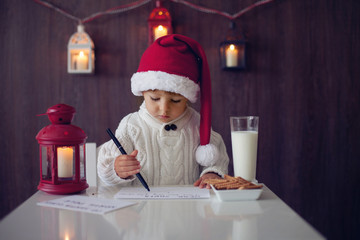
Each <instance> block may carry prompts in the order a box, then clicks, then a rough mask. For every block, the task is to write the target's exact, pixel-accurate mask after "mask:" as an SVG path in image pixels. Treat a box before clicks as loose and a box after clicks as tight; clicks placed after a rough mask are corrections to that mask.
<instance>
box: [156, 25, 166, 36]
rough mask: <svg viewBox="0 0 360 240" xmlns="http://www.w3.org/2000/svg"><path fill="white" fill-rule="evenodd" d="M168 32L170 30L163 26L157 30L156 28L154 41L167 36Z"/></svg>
mask: <svg viewBox="0 0 360 240" xmlns="http://www.w3.org/2000/svg"><path fill="white" fill-rule="evenodd" d="M167 32H168V30H167V28H166V27H163V26H162V25H159V26H157V27H156V28H154V40H156V39H158V38H159V37H162V36H165V35H167Z"/></svg>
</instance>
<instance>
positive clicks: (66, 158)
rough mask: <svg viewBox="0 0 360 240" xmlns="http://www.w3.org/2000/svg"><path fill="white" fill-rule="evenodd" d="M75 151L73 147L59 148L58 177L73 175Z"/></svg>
mask: <svg viewBox="0 0 360 240" xmlns="http://www.w3.org/2000/svg"><path fill="white" fill-rule="evenodd" d="M73 153H74V150H73V149H72V148H71V147H59V148H58V149H57V160H58V177H59V178H69V177H72V176H73Z"/></svg>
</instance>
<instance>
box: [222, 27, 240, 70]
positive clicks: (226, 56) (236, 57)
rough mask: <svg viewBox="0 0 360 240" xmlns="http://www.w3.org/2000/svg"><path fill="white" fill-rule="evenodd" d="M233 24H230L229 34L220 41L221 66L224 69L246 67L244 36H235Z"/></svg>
mask: <svg viewBox="0 0 360 240" xmlns="http://www.w3.org/2000/svg"><path fill="white" fill-rule="evenodd" d="M234 28H235V24H234V23H231V25H230V30H231V32H230V34H228V36H227V38H226V40H225V41H223V42H222V43H220V60H221V68H222V69H224V70H244V69H245V68H246V41H245V38H244V36H241V37H236V36H235V32H234Z"/></svg>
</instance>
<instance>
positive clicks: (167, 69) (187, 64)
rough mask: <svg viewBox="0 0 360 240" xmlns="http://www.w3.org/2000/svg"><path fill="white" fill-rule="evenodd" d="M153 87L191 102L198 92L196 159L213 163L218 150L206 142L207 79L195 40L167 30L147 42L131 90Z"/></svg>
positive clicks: (137, 92) (208, 120) (208, 119)
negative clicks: (167, 33)
mask: <svg viewBox="0 0 360 240" xmlns="http://www.w3.org/2000/svg"><path fill="white" fill-rule="evenodd" d="M156 89H157V90H163V91H168V92H174V93H178V94H181V95H182V96H184V97H186V98H187V99H188V100H189V101H190V102H192V103H194V102H196V101H197V98H198V96H199V93H200V101H201V109H200V146H199V147H198V148H197V150H196V161H197V162H198V163H199V164H200V165H202V166H211V165H213V164H214V163H215V162H216V160H217V158H218V150H217V148H216V147H215V146H214V145H213V144H210V135H211V79H210V71H209V66H208V62H207V59H206V55H205V52H204V50H203V48H202V47H201V45H200V44H199V43H198V42H196V41H195V40H193V39H191V38H189V37H186V36H183V35H179V34H171V35H166V36H164V37H161V38H158V39H157V40H156V41H155V42H154V43H153V44H152V45H151V46H149V48H148V49H147V50H146V51H145V52H144V54H143V55H142V57H141V60H140V64H139V68H138V70H137V72H136V73H134V74H133V76H132V77H131V91H132V92H133V94H134V95H136V96H142V92H143V91H147V90H156Z"/></svg>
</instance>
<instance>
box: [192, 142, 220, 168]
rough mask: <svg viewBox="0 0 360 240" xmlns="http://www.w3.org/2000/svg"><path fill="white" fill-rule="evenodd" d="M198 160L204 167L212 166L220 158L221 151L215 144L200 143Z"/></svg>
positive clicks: (197, 151)
mask: <svg viewBox="0 0 360 240" xmlns="http://www.w3.org/2000/svg"><path fill="white" fill-rule="evenodd" d="M195 157H196V161H197V162H198V163H199V164H200V165H201V166H204V167H209V166H212V165H214V164H215V163H216V161H217V159H218V158H219V151H218V149H217V147H215V145H213V144H207V145H200V146H199V147H198V148H197V149H196V152H195Z"/></svg>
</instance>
